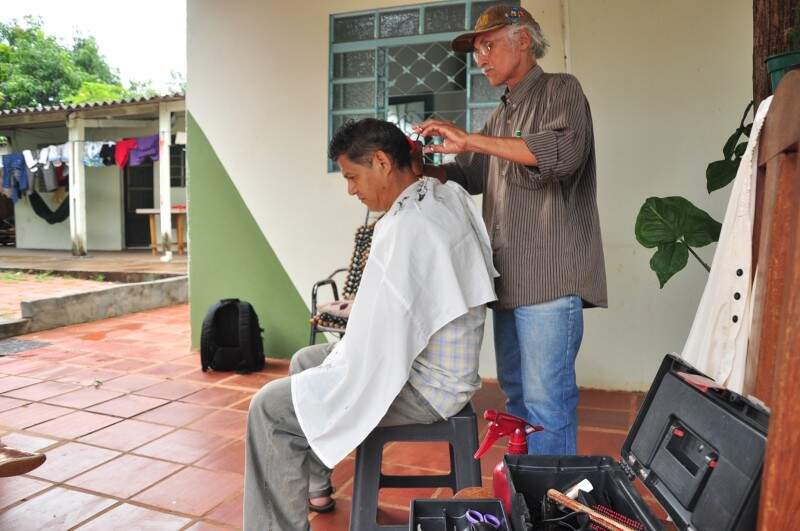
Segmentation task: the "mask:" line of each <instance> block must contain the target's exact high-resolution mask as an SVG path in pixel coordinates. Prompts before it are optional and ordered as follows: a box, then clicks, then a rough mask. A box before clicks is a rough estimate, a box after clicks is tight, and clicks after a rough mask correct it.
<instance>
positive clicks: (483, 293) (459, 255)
mask: <svg viewBox="0 0 800 531" xmlns="http://www.w3.org/2000/svg"><path fill="white" fill-rule="evenodd" d="M496 276H498V273H497V271H496V270H495V269H494V266H493V265H492V252H491V246H490V244H489V236H488V234H487V232H486V227H485V225H484V224H483V220H482V219H481V216H480V213H479V212H478V210H477V208H476V207H475V205H474V203H473V202H472V200H471V199H470V197H469V195H468V194H467V192H466V191H465V190H464V189H463V188H461V187H460V186H459V185H457V184H455V183H447V184H441V183H439V181H437V180H436V179H431V178H423V179H421V180H420V181H417V182H416V183H414V184H413V185H411V186H409V187H408V188H406V190H404V191H403V193H401V194H400V196H399V197H398V199H397V201H395V203H394V204H393V205H392V207H391V208H390V209H389V211H388V212H387V213H386V214H385V215H384V216H383V218H381V220H380V221H378V223H377V224H376V225H375V232H374V234H373V238H372V248H371V251H370V254H369V258H368V260H367V264H366V267H365V268H364V274H363V276H362V278H361V284H360V286H359V289H358V293H357V295H356V298H355V300H354V302H353V309H352V312H351V313H350V318H349V319H348V321H347V334H346V335H345V336H344V338H343V339H342V340H341V341H340V342H339V343H338V344H337V346H336V347H335V348H334V349H333V351H332V352H331V353H330V354H329V355H328V358H327V359H326V360H325V361H324V363H323V364H322V365H320V366H318V367H314V368H312V369H309V370H306V371H303V372H302V373H299V374H295V375H293V376H292V385H291V388H292V402H293V404H294V409H295V412H296V414H297V418H298V420H299V422H300V426H301V428H302V429H303V433H304V434H305V436H306V438H307V439H308V442H309V444H310V446H311V449H312V450H314V452H315V453H316V454H317V456H318V457H319V458H320V459H321V460H322V462H323V463H324V464H325V465H326V466H328V467H329V468H333V467H334V465H336V464H337V463H338V462H339V461H341V460H342V459H343V458H344V457H345V456H346V455H347V454H349V453H350V452H351V451H352V450H353V449H354V448H355V447H356V446H358V445H359V444H360V443H361V442H362V441H363V440H364V439H365V438H366V436H367V435H369V433H370V432H371V431H372V430H373V429H374V428H375V426H377V425H378V422H380V420H381V419H382V418H383V416H384V415H385V414H386V411H387V410H388V409H389V406H390V405H391V404H392V402H393V401H394V399H395V397H396V396H397V395H398V393H399V392H400V390H401V389H402V388H403V386H404V385H405V383H406V381H408V375H409V373H410V371H411V364H412V363H413V361H414V359H415V358H416V357H417V355H419V353H420V352H421V351H422V350H423V349H424V348H425V347H426V346H427V344H428V341H429V340H430V337H431V336H432V335H433V334H434V333H435V332H437V331H438V330H439V329H441V328H442V327H443V326H445V325H446V324H448V323H449V322H451V321H453V320H454V319H456V318H458V317H460V316H462V315H464V314H465V313H467V311H468V310H469V309H470V308H473V307H476V306H480V305H482V304H486V303H488V302H491V301H494V300H496V296H495V293H494V277H496Z"/></svg>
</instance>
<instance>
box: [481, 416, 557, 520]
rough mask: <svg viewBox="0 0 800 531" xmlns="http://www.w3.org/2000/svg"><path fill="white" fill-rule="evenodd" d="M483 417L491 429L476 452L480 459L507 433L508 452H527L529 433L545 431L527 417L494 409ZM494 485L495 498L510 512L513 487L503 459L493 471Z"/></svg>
mask: <svg viewBox="0 0 800 531" xmlns="http://www.w3.org/2000/svg"><path fill="white" fill-rule="evenodd" d="M483 418H484V419H486V420H488V421H489V430H488V431H487V432H486V436H485V437H484V438H483V442H482V443H481V447H480V448H478V451H477V452H475V459H480V458H481V456H483V454H485V453H486V452H488V451H489V448H491V447H492V445H493V444H494V443H495V441H497V439H499V438H500V437H505V436H506V435H510V436H511V437H509V439H508V445H507V446H506V454H527V453H528V435H530V434H531V433H535V432H537V431H544V427H543V426H534V425H532V424H530V423H529V422H528V421H527V420H525V419H521V418H519V417H515V416H514V415H509V414H508V413H499V412H497V411H494V410H492V409H489V410H487V411H486V412H485V413H484V414H483ZM492 486H493V490H494V496H495V498H499V499H500V500H501V501H502V502H503V506H504V507H505V509H506V512H507V513H509V514H510V512H511V489H510V488H509V486H508V478H507V477H506V464H505V463H504V462H503V460H502V459H501V460H500V462H499V463H497V466H495V467H494V472H492Z"/></svg>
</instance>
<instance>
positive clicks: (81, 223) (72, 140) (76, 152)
mask: <svg viewBox="0 0 800 531" xmlns="http://www.w3.org/2000/svg"><path fill="white" fill-rule="evenodd" d="M67 132H68V136H67V138H68V139H69V149H70V157H69V235H70V239H71V240H72V255H73V256H86V249H87V247H88V243H87V240H86V168H85V167H84V165H83V141H84V140H85V124H84V121H83V120H82V119H80V118H73V117H70V118H69V119H68V120H67Z"/></svg>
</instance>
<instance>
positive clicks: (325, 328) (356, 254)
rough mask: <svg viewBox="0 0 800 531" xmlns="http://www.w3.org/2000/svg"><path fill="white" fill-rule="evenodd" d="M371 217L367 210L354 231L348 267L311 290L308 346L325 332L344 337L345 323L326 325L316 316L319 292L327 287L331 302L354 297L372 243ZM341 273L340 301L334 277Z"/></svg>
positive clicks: (336, 272) (326, 278) (337, 271)
mask: <svg viewBox="0 0 800 531" xmlns="http://www.w3.org/2000/svg"><path fill="white" fill-rule="evenodd" d="M372 216H373V214H372V213H371V212H370V211H369V210H367V214H366V216H365V218H364V224H363V225H361V226H360V227H359V228H358V229H357V230H356V235H355V238H354V245H353V255H352V257H351V259H350V266H349V267H342V268H339V269H337V270H335V271H334V272H332V273H331V274H330V275H328V276H327V277H325V278H324V279H322V280H319V281H317V282H315V283H314V285H313V286H312V288H311V319H310V325H311V330H310V334H309V339H308V341H309V343H308V344H309V345H313V344H315V343H316V342H317V334H319V333H326V332H327V333H330V334H335V335H338V336H339V337H340V338H341V337H342V336H344V331H345V327H346V326H347V323H346V321H345V322H338V323H337V324H326V323H325V322H324V321H321V320H320V316H318V315H317V313H318V310H319V303H318V295H319V290H320V288H322V287H324V286H329V287H330V289H331V294H332V295H333V299H332V301H338V300H352V299H353V298H354V297H355V295H356V291H357V290H358V285H359V283H360V282H361V274H362V273H363V270H364V265H365V264H366V261H367V255H368V254H369V245H370V243H371V242H372V229H373V227H374V224H375V219H374V218H373V217H372ZM342 273H346V277H345V282H344V284H343V287H344V289H343V290H342V292H341V295H342V298H341V299H340V298H339V287H338V285H337V283H336V278H335V277H336V276H337V275H340V274H342ZM338 321H341V320H338Z"/></svg>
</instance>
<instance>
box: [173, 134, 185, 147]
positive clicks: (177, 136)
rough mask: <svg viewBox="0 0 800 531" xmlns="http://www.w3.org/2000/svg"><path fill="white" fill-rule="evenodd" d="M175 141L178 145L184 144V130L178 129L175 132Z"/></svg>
mask: <svg viewBox="0 0 800 531" xmlns="http://www.w3.org/2000/svg"><path fill="white" fill-rule="evenodd" d="M175 143H176V144H177V145H179V146H183V145H186V131H178V132H177V133H175Z"/></svg>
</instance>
